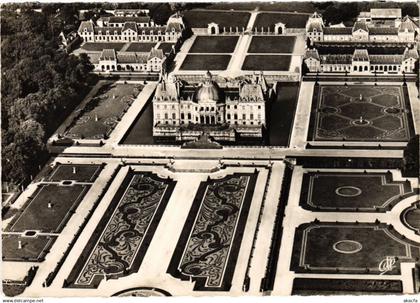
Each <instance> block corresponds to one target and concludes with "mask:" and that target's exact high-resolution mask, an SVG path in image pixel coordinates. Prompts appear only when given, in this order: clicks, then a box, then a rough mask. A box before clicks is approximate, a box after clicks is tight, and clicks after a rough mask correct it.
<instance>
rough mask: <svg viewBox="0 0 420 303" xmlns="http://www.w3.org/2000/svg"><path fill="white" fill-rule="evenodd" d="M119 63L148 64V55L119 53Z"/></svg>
mask: <svg viewBox="0 0 420 303" xmlns="http://www.w3.org/2000/svg"><path fill="white" fill-rule="evenodd" d="M117 61H118V63H146V62H147V54H139V53H134V52H118V53H117Z"/></svg>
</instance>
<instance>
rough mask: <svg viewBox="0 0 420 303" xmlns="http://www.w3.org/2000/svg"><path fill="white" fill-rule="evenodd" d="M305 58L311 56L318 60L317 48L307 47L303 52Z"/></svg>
mask: <svg viewBox="0 0 420 303" xmlns="http://www.w3.org/2000/svg"><path fill="white" fill-rule="evenodd" d="M305 58H306V59H308V58H313V59H316V60H319V54H318V50H317V49H316V48H314V49H308V50H307V51H306V53H305Z"/></svg>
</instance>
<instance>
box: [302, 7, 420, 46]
mask: <svg viewBox="0 0 420 303" xmlns="http://www.w3.org/2000/svg"><path fill="white" fill-rule="evenodd" d="M418 31H419V27H418V25H417V24H416V23H415V22H414V21H413V20H412V19H411V18H410V17H409V16H405V17H404V18H402V19H398V20H394V22H393V23H392V24H388V25H387V26H384V25H382V24H381V23H373V22H367V21H365V20H364V19H360V20H358V21H356V22H355V23H354V24H353V26H351V27H346V26H344V25H342V26H325V24H324V21H323V19H322V17H321V15H319V14H318V13H314V14H313V15H312V16H311V17H310V18H309V19H308V21H307V23H306V35H307V37H308V38H309V39H310V40H311V42H387V43H414V42H415V41H416V38H417V37H418V35H419V33H418Z"/></svg>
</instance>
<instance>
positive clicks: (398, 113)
mask: <svg viewBox="0 0 420 303" xmlns="http://www.w3.org/2000/svg"><path fill="white" fill-rule="evenodd" d="M312 102H313V104H312V121H311V127H310V132H309V139H310V140H316V141H345V140H348V141H408V140H409V139H410V137H411V132H412V130H411V128H412V127H411V125H412V122H411V120H410V106H409V105H408V104H409V103H408V102H409V100H408V93H407V87H406V86H381V85H378V86H373V85H369V86H367V85H340V86H337V85H321V86H319V85H315V90H314V99H313V101H312Z"/></svg>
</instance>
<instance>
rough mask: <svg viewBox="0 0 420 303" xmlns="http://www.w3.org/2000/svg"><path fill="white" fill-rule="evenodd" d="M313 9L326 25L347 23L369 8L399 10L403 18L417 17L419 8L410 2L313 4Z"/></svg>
mask: <svg viewBox="0 0 420 303" xmlns="http://www.w3.org/2000/svg"><path fill="white" fill-rule="evenodd" d="M314 5H315V8H316V9H317V11H318V12H320V13H321V14H322V17H323V18H324V21H325V22H326V24H329V23H331V24H337V23H341V22H344V23H347V22H350V21H354V19H355V18H356V17H357V16H358V15H359V13H360V12H362V11H369V10H370V9H371V8H401V13H402V15H403V16H406V15H409V16H411V17H418V16H419V7H418V4H417V3H416V1H412V2H376V1H374V2H366V1H362V2H340V1H334V2H333V1H328V2H314Z"/></svg>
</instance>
